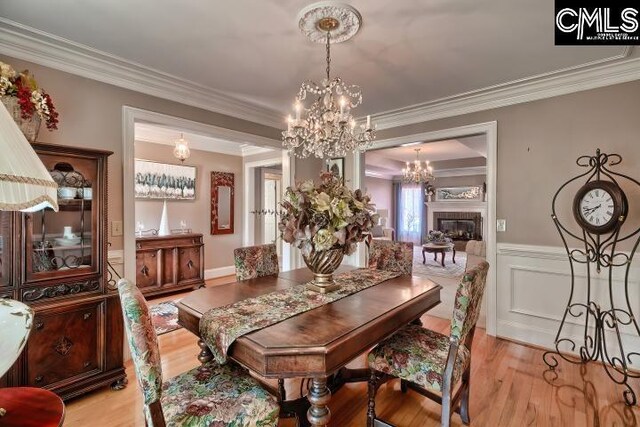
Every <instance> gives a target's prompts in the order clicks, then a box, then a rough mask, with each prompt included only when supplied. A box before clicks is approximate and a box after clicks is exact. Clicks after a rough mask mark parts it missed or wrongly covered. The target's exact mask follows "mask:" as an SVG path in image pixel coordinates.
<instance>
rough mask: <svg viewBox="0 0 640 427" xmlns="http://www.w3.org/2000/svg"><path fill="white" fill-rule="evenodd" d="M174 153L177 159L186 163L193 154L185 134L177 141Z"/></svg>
mask: <svg viewBox="0 0 640 427" xmlns="http://www.w3.org/2000/svg"><path fill="white" fill-rule="evenodd" d="M173 155H174V156H175V157H176V159H178V160H180V161H181V162H183V163H184V161H185V160H187V159H188V158H189V156H191V150H189V143H188V142H187V140H186V139H184V136H183V135H182V134H180V139H178V140H177V141H176V146H175V147H174V149H173Z"/></svg>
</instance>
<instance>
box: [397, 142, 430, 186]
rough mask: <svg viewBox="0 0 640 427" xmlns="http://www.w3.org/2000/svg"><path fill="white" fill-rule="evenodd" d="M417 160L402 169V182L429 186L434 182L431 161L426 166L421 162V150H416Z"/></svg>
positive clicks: (426, 162) (425, 163)
mask: <svg viewBox="0 0 640 427" xmlns="http://www.w3.org/2000/svg"><path fill="white" fill-rule="evenodd" d="M415 152H416V159H415V160H414V161H413V163H411V162H407V166H406V167H404V168H402V181H404V182H406V183H414V184H421V183H424V184H428V183H429V181H431V180H433V179H434V177H433V168H432V167H431V166H429V161H428V160H426V161H425V162H424V166H423V165H422V163H421V162H420V149H419V148H416V149H415Z"/></svg>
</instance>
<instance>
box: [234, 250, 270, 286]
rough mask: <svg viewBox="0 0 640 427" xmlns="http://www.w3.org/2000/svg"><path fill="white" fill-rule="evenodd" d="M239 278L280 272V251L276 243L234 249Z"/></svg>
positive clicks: (243, 278) (250, 277)
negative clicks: (277, 249)
mask: <svg viewBox="0 0 640 427" xmlns="http://www.w3.org/2000/svg"><path fill="white" fill-rule="evenodd" d="M233 258H234V261H235V265H236V278H237V279H238V280H247V279H255V278H257V277H262V276H268V275H271V274H278V272H279V271H280V267H278V252H277V251H276V245H274V244H269V245H260V246H247V247H245V248H237V249H235V250H234V251H233Z"/></svg>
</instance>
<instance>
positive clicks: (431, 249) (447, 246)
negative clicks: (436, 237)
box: [422, 243, 456, 267]
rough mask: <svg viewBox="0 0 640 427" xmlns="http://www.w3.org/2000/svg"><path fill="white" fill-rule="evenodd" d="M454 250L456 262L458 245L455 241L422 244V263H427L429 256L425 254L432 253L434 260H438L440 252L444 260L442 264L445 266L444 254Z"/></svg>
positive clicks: (454, 260)
mask: <svg viewBox="0 0 640 427" xmlns="http://www.w3.org/2000/svg"><path fill="white" fill-rule="evenodd" d="M451 251H453V258H452V259H453V263H454V264H455V263H456V247H455V246H454V244H453V243H442V244H438V243H425V244H424V245H422V263H423V264H426V263H427V258H426V256H425V254H426V253H427V252H428V253H430V254H433V260H434V261H438V254H441V255H442V261H441V264H442V266H443V267H444V254H445V253H447V252H451Z"/></svg>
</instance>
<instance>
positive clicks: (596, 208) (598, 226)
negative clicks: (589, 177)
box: [573, 180, 628, 234]
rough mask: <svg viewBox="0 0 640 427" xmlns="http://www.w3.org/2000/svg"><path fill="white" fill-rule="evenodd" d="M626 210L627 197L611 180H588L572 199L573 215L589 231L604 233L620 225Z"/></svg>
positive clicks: (624, 217)
mask: <svg viewBox="0 0 640 427" xmlns="http://www.w3.org/2000/svg"><path fill="white" fill-rule="evenodd" d="M627 211H628V205H627V197H626V196H625V194H624V192H623V191H622V189H621V188H620V187H619V186H618V185H617V184H616V183H614V182H612V181H603V180H598V181H589V182H587V183H586V184H585V185H583V186H582V188H580V189H579V190H578V192H577V193H576V196H575V198H574V199H573V215H574V217H575V219H576V221H577V222H578V225H580V226H581V227H582V228H584V229H585V230H587V231H588V232H590V233H595V234H604V233H608V232H610V231H613V230H615V229H616V227H619V226H621V225H622V223H623V222H624V220H625V219H626V216H627Z"/></svg>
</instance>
